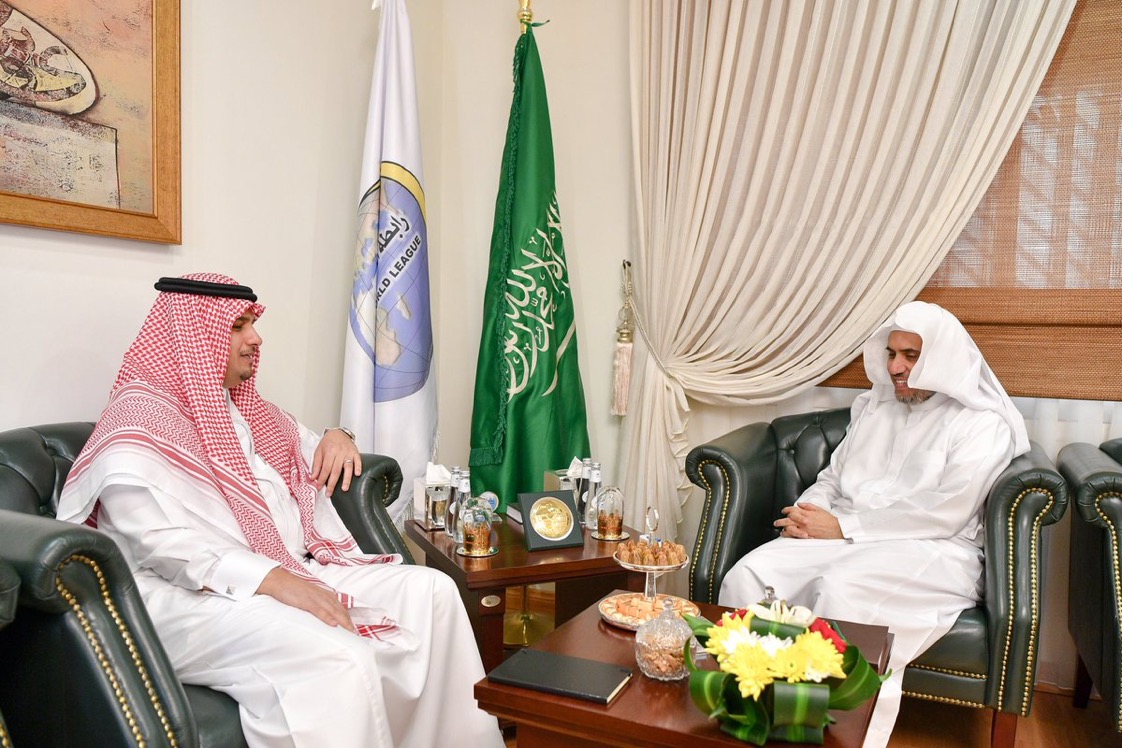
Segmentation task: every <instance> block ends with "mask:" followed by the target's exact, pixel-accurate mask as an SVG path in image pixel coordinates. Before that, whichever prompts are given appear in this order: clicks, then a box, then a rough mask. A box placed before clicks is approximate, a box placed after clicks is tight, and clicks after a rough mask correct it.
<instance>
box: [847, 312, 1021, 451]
mask: <svg viewBox="0 0 1122 748" xmlns="http://www.w3.org/2000/svg"><path fill="white" fill-rule="evenodd" d="M894 330H903V331H904V332H911V333H915V334H916V335H919V337H920V338H921V339H922V340H923V347H922V348H921V349H920V354H919V360H918V361H916V364H915V366H914V367H912V371H911V373H910V374H909V375H908V386H909V387H911V388H912V389H918V390H931V391H933V392H940V393H942V394H944V395H947V396H948V397H951V398H953V399H955V400H957V401H959V402H960V403H962V404H963V405H965V406H966V407H968V408H971V409H974V410H992V411H994V412H995V413H997V414H998V415H1000V416H1001V417H1002V418H1003V419H1004V420H1005V422H1006V423H1007V424H1009V430H1010V431H1011V432H1012V433H1013V446H1014V449H1013V453H1014V454H1015V455H1019V454H1023V453H1025V452H1027V451H1028V449H1029V441H1028V430H1027V429H1026V428H1025V419H1024V417H1023V416H1021V414H1020V412H1019V411H1018V410H1017V408H1016V406H1015V405H1013V401H1012V400H1010V399H1009V395H1007V394H1006V392H1005V388H1004V387H1002V386H1001V382H999V381H997V376H996V375H995V374H994V373H993V369H991V368H990V367H989V364H987V363H986V360H985V358H983V357H982V352H981V351H980V350H978V346H977V344H976V343H975V342H974V339H973V338H971V337H970V333H968V332H966V328H965V327H963V326H962V323H961V322H959V321H958V318H956V317H955V316H954V315H953V314H951V313H950V312H948V311H947V310H946V309H944V308H943V307H941V306H938V305H937V304H928V303H926V302H923V301H912V302H910V303H907V304H904V305H903V306H902V307H900V308H899V309H897V310H896V311H895V312H894V313H893V314H892V316H891V317H889V318H888V320H887V321H886V322H885V323H884V324H883V325H881V326H880V327H879V328H878V329H877V331H876V332H875V333H873V335H872V336H871V337H870V338H869V339H868V340H867V341H866V342H865V347H864V350H863V354H864V360H865V374H866V375H867V376H868V377H869V381H871V382H872V383H873V392H874V395H875V396H876V397H877V399H878V400H888V399H891V398H893V397H895V390H894V388H893V386H892V378H891V377H890V376H889V374H888V358H887V355H888V354H887V352H886V348H887V346H888V336H889V334H890V333H892V332H893V331H894Z"/></svg>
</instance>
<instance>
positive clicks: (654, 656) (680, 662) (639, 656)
mask: <svg viewBox="0 0 1122 748" xmlns="http://www.w3.org/2000/svg"><path fill="white" fill-rule="evenodd" d="M662 605H663V609H662V612H661V613H660V614H658V616H656V617H654V618H652V619H651V620H649V621H647V622H646V623H644V624H642V625H641V626H639V628H638V629H637V630H636V631H635V662H636V663H638V665H639V669H640V670H641V671H643V675H645V676H647V677H648V678H654V679H656V680H681V679H682V678H685V677H686V676H687V675H689V672H690V671H689V668H688V667H687V666H686V642H688V641H689V640H690V637H691V636H692V632H691V631H690V626H689V624H688V623H686V622H685V621H684V620H682V618H681V617H680V616H679V615H678V613H677V612H676V611H675V610H674V602H673V601H672V600H664V601H663V604H662Z"/></svg>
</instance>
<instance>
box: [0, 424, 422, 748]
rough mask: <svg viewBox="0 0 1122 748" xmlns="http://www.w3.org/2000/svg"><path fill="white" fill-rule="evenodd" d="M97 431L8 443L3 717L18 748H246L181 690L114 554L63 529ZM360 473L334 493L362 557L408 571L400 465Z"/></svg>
mask: <svg viewBox="0 0 1122 748" xmlns="http://www.w3.org/2000/svg"><path fill="white" fill-rule="evenodd" d="M92 430H93V424H90V423H59V424H52V425H47V426H36V427H33V428H23V429H15V430H13V431H6V432H3V433H0V569H2V568H3V566H2V564H8V565H10V567H11V568H12V569H14V571H15V573H16V575H17V577H18V581H19V583H20V584H19V606H18V610H17V611H16V615H15V616H14V620H13V621H12V622H11V624H10V625H8V626H7V627H5V628H3V630H0V672H2V673H3V676H2V677H0V712H2V713H3V714H4V715H5V716H6V717H7V720H8V727H9V728H10V733H11V742H12V744H14V745H16V746H20V745H27V746H90V747H91V748H94V747H100V746H107V745H113V746H129V745H135V746H140V745H147V746H154V745H160V746H164V745H166V746H178V747H189V746H208V747H209V746H244V745H245V740H244V738H243V737H242V732H241V723H240V719H239V717H238V709H237V704H236V703H235V702H234V700H233V699H231V698H230V697H229V696H226V695H225V694H222V693H219V692H217V691H213V690H211V689H209V688H203V687H199V686H184V685H183V684H181V683H180V682H179V679H178V678H176V676H175V673H174V671H173V669H172V667H171V664H170V663H169V661H168V658H167V655H166V654H165V652H164V650H163V647H162V646H161V644H160V641H159V638H158V636H157V635H156V632H155V630H154V628H153V626H152V622H151V620H150V619H149V617H148V613H147V611H146V610H145V608H144V603H143V601H142V600H141V599H140V595H139V593H138V591H137V588H136V584H135V582H134V580H133V578H132V574H131V573H130V572H129V570H128V567H127V566H126V564H125V561H124V559H123V557H122V556H121V553H120V551H119V550H118V548H117V546H116V544H115V543H114V542H113V541H112V540H110V539H109V537H108V536H106V535H104V534H103V533H100V532H98V531H97V530H93V529H90V528H89V527H84V526H79V525H75V524H72V523H69V522H60V521H58V520H56V519H54V516H55V511H56V509H57V508H58V496H59V492H60V490H61V489H62V485H63V483H64V482H65V480H66V476H67V474H68V472H69V470H70V466H71V465H72V464H73V462H74V458H75V457H76V456H77V455H78V452H79V451H80V450H81V448H82V446H83V445H84V444H85V442H86V440H87V439H88V438H89V436H90V433H91V431H92ZM362 464H363V468H364V469H363V474H362V475H361V476H360V477H359V478H358V479H356V480H354V481H353V482H352V484H351V488H350V490H349V491H342V490H339V489H336V491H335V495H334V497H333V501H334V503H335V506H336V508H337V509H338V510H339V513H340V514H341V515H342V517H343V520H344V521H345V522H346V523H347V526H348V528H349V529H350V530H351V531H352V533H354V535H355V538H356V540H357V541H358V543H359V546H360V547H362V549H363V550H364V551H367V552H370V553H393V552H396V553H401V554H402V555H403V556H404V557H405V559H406V561H407V562H409V563H413V558H412V556H411V555H410V553H409V551H408V549H407V548H406V547H405V543H404V540H403V539H402V537H401V535H400V533H398V531H397V529H396V528H395V527H394V526H393V523H392V522H391V521H390V519H389V517H388V515H387V514H386V510H385V507H386V506H388V505H389V504H390V503H391V502H392V501H393V500H394V499H396V498H397V495H398V492H399V491H400V489H401V470H400V468H399V467H398V465H397V462H396V461H394V460H393V459H391V458H389V457H384V456H380V455H363V457H362ZM2 580H3V577H2V575H0V590H2V588H3V587H4V585H3V583H2ZM3 610H4V608H3V606H2V604H0V621H2V620H3V618H4V616H3ZM0 735H2V733H0ZM0 745H3V742H2V740H0Z"/></svg>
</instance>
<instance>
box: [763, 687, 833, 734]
mask: <svg viewBox="0 0 1122 748" xmlns="http://www.w3.org/2000/svg"><path fill="white" fill-rule="evenodd" d="M770 690H771V694H770V695H771V704H772V709H771V719H772V723H773V725H775V726H788V725H790V726H797V727H810V728H815V729H819V730H821V729H822V727H823V726H824V725H825V724H826V710H827V709H828V708H829V705H830V687H829V686H827V685H825V684H822V683H788V682H787V681H776V682H775V683H773V684H772V685H771V689H770ZM773 731H774V728H773Z"/></svg>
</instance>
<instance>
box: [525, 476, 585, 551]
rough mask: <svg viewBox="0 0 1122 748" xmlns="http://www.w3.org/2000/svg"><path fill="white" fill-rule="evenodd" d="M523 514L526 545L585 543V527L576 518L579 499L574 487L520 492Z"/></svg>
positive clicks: (537, 548)
mask: <svg viewBox="0 0 1122 748" xmlns="http://www.w3.org/2000/svg"><path fill="white" fill-rule="evenodd" d="M518 506H519V508H520V509H521V510H522V517H523V518H524V521H523V524H522V528H523V532H524V534H525V539H526V548H527V549H528V550H531V551H539V550H543V549H545V548H568V547H570V546H578V545H584V531H583V530H582V529H581V526H580V523H579V522H578V521H577V503H576V498H575V497H574V496H573V492H572V491H567V490H559V491H543V492H541V493H520V494H518Z"/></svg>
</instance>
